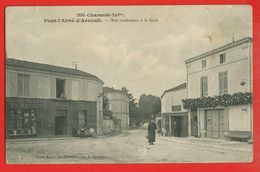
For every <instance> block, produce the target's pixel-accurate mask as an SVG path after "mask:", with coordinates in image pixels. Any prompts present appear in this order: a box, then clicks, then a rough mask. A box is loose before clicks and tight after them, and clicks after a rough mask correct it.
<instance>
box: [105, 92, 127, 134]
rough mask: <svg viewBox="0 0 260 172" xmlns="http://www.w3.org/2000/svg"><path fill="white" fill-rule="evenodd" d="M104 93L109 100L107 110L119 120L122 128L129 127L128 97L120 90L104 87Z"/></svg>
mask: <svg viewBox="0 0 260 172" xmlns="http://www.w3.org/2000/svg"><path fill="white" fill-rule="evenodd" d="M104 94H105V95H106V96H107V98H108V101H109V110H111V111H112V112H113V116H114V117H115V118H117V119H119V120H120V123H121V124H120V125H121V127H122V129H127V128H129V98H128V96H127V95H126V94H125V93H124V92H123V91H121V90H117V89H114V88H109V87H104Z"/></svg>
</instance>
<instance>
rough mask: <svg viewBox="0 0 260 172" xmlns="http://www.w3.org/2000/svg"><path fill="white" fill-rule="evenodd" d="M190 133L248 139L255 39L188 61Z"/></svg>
mask: <svg viewBox="0 0 260 172" xmlns="http://www.w3.org/2000/svg"><path fill="white" fill-rule="evenodd" d="M185 63H186V69H187V95H188V99H186V100H184V101H183V102H184V107H185V108H186V109H188V111H189V134H190V135H198V136H199V137H208V138H224V137H225V136H227V137H238V138H244V137H245V138H248V137H250V135H251V133H252V120H253V119H252V118H253V116H252V102H251V101H252V91H253V86H252V38H250V37H246V38H243V39H240V40H237V41H233V42H231V43H229V44H227V45H224V46H221V47H219V48H216V49H214V50H212V51H209V52H205V53H203V54H201V55H198V56H195V57H192V58H189V59H187V60H186V61H185Z"/></svg>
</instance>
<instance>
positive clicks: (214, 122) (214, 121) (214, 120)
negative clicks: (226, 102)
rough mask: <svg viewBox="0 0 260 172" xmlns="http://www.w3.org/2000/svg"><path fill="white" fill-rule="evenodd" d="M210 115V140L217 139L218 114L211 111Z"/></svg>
mask: <svg viewBox="0 0 260 172" xmlns="http://www.w3.org/2000/svg"><path fill="white" fill-rule="evenodd" d="M213 113H214V114H213V115H212V129H213V131H212V134H213V135H212V138H215V139H216V138H219V114H218V111H213Z"/></svg>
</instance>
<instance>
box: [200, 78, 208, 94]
mask: <svg viewBox="0 0 260 172" xmlns="http://www.w3.org/2000/svg"><path fill="white" fill-rule="evenodd" d="M200 96H201V97H206V96H208V77H207V76H202V77H201V78H200Z"/></svg>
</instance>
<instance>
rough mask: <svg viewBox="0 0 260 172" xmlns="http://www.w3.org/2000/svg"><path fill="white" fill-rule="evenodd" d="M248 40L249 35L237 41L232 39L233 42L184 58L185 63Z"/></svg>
mask: <svg viewBox="0 0 260 172" xmlns="http://www.w3.org/2000/svg"><path fill="white" fill-rule="evenodd" d="M250 41H251V42H252V38H251V37H245V38H242V39H239V40H237V41H234V42H231V43H229V44H226V45H223V46H221V47H219V48H216V49H214V50H211V51H208V52H205V53H203V54H200V55H198V56H195V57H192V58H189V59H187V60H185V63H186V64H187V63H190V62H194V61H196V60H199V59H201V58H204V57H207V56H210V55H212V54H215V53H218V52H221V51H223V50H226V49H228V48H232V47H234V46H237V45H241V44H243V43H245V42H250Z"/></svg>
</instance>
